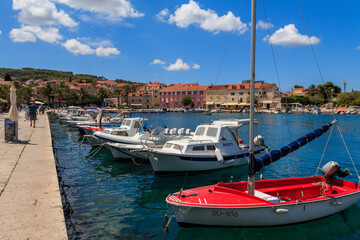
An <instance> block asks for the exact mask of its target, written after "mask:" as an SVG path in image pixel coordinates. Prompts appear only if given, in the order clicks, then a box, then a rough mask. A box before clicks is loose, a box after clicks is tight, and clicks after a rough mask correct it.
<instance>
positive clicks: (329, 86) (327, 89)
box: [316, 82, 341, 103]
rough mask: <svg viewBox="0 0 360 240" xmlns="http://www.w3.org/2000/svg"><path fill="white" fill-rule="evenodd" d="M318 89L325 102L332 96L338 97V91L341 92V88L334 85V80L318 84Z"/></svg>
mask: <svg viewBox="0 0 360 240" xmlns="http://www.w3.org/2000/svg"><path fill="white" fill-rule="evenodd" d="M316 90H317V91H318V92H319V97H320V98H321V99H323V101H324V103H326V102H328V101H329V100H330V99H331V98H333V97H336V96H337V95H338V93H341V88H340V87H339V86H337V85H334V84H333V83H332V82H326V83H325V84H324V85H318V86H317V87H316Z"/></svg>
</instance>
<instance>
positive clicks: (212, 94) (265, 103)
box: [206, 80, 281, 108]
mask: <svg viewBox="0 0 360 240" xmlns="http://www.w3.org/2000/svg"><path fill="white" fill-rule="evenodd" d="M255 96H257V97H258V105H259V107H264V108H278V107H279V108H280V104H281V103H280V95H279V90H278V88H277V86H276V84H274V83H264V82H263V81H259V82H256V83H255ZM249 98H250V83H249V81H248V80H246V81H243V83H241V84H224V85H211V86H209V87H208V89H207V90H206V106H207V107H208V108H216V107H228V108H240V107H241V106H245V105H247V104H248V100H249Z"/></svg>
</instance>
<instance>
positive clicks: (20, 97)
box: [16, 86, 34, 104]
mask: <svg viewBox="0 0 360 240" xmlns="http://www.w3.org/2000/svg"><path fill="white" fill-rule="evenodd" d="M33 96H34V94H33V89H32V87H30V86H22V87H20V88H17V89H16V102H17V103H19V104H21V103H29V102H30V101H31V99H32V98H33Z"/></svg>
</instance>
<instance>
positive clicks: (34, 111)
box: [29, 101, 38, 127]
mask: <svg viewBox="0 0 360 240" xmlns="http://www.w3.org/2000/svg"><path fill="white" fill-rule="evenodd" d="M37 109H38V107H37V106H36V104H35V101H34V102H33V103H32V104H31V105H30V106H29V116H30V127H35V122H36V115H37Z"/></svg>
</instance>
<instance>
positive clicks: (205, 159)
mask: <svg viewBox="0 0 360 240" xmlns="http://www.w3.org/2000/svg"><path fill="white" fill-rule="evenodd" d="M248 123H249V120H248V119H223V120H218V121H214V122H212V123H210V124H202V125H199V126H198V127H197V128H196V131H195V134H194V136H192V138H191V139H180V140H173V141H168V142H167V143H166V144H165V145H164V146H163V147H162V148H161V149H150V152H149V160H150V162H151V165H152V167H153V170H154V171H155V172H179V171H204V170H212V169H220V168H227V167H233V166H238V165H242V164H247V163H248V155H249V151H248V145H245V144H239V137H238V128H240V127H241V126H243V125H248ZM256 141H257V142H258V143H260V142H261V143H263V139H261V136H258V138H257V140H256ZM264 149H265V148H264V147H263V146H257V147H256V148H255V153H256V154H258V153H260V152H262V151H263V150H264Z"/></svg>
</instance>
